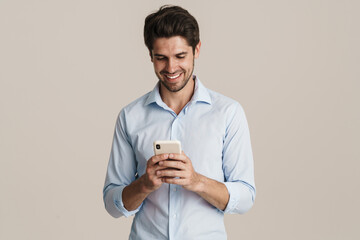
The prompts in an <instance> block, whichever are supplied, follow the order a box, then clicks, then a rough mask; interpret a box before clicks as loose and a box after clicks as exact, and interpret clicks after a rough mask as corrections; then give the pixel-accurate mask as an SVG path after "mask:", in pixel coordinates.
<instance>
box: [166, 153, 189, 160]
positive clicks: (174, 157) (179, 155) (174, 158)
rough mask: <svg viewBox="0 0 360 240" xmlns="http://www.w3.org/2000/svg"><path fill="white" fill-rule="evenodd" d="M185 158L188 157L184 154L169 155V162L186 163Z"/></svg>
mask: <svg viewBox="0 0 360 240" xmlns="http://www.w3.org/2000/svg"><path fill="white" fill-rule="evenodd" d="M187 158H188V157H187V156H186V155H185V154H184V152H183V153H182V154H178V153H170V154H169V159H171V160H177V161H183V162H186V161H187Z"/></svg>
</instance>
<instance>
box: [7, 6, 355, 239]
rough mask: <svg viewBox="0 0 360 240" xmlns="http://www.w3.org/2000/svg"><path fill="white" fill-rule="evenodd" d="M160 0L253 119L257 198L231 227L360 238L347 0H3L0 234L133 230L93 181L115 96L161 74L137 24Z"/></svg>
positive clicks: (201, 64) (131, 96)
mask: <svg viewBox="0 0 360 240" xmlns="http://www.w3.org/2000/svg"><path fill="white" fill-rule="evenodd" d="M165 3H171V4H178V5H181V6H183V7H185V8H187V9H188V10H189V12H190V13H192V14H193V15H194V16H195V17H196V18H197V20H198V22H199V25H200V35H201V40H202V48H201V52H200V58H199V59H198V60H197V61H196V62H195V73H196V74H197V76H198V77H199V78H200V79H201V81H202V82H203V83H204V84H205V86H207V87H208V88H210V89H213V90H215V91H218V92H220V93H223V94H225V95H227V96H230V97H232V98H234V99H236V100H237V101H239V102H240V103H241V104H242V106H243V107H244V109H245V112H246V114H247V118H248V121H249V126H250V131H251V137H252V145H253V151H254V160H255V181H256V186H257V198H256V201H255V205H254V207H253V208H252V209H251V210H250V212H248V213H246V214H244V215H226V216H225V223H226V229H227V232H228V237H229V239H259V240H260V239H299V240H300V239H301V240H302V239H326V240H329V239H360V234H359V215H360V211H359V209H360V207H359V203H360V194H359V189H360V178H359V167H360V164H359V160H360V150H359V149H360V147H359V142H360V141H359V136H360V127H359V122H360V110H359V109H360V107H359V103H360V98H359V90H360V84H359V80H360V45H359V43H360V14H359V12H360V2H359V1H356V0H354V1H349V0H344V1H335V0H333V1H330V0H329V1H326V0H298V1H286V0H282V1H280V0H275V1H267V0H259V1H250V0H249V1H205V0H203V1H168V2H165V1H160V0H159V1H107V0H105V1H95V0H90V1H89V0H71V1H70V0H66V1H64V0H63V1H60V0H58V1H55V0H54V1H42V0H33V1H27V0H0V114H1V115H0V189H1V197H0V239H6V240H7V239H36V240H40V239H41V240H42V239H44V240H48V239H54V240H55V239H59V240H60V239H61V240H62V239H87V240H92V239H94V240H95V239H127V238H128V234H129V232H130V226H131V222H132V218H131V217H130V218H120V219H114V218H112V217H111V216H110V215H108V213H107V212H106V211H105V209H104V205H103V202H102V188H103V184H104V179H105V173H106V167H107V163H108V159H109V154H110V149H111V143H112V137H113V130H114V126H115V120H116V118H117V115H118V113H119V111H120V109H121V108H122V107H124V106H125V105H127V104H128V103H130V102H131V101H132V100H135V99H136V98H138V97H140V96H141V95H143V94H145V93H147V92H148V91H150V90H152V88H153V87H154V85H155V84H156V82H157V78H156V76H155V74H154V71H153V67H152V63H151V62H150V58H149V55H148V51H147V49H146V47H145V45H144V43H143V35H142V31H143V24H144V19H145V17H146V16H147V15H148V14H149V13H151V12H153V11H155V10H157V9H158V8H159V7H160V6H161V5H163V4H165ZM149 144H152V143H149ZM204 221H205V219H204Z"/></svg>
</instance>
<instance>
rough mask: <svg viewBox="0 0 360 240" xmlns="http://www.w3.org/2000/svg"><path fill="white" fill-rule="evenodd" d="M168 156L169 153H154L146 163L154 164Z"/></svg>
mask: <svg viewBox="0 0 360 240" xmlns="http://www.w3.org/2000/svg"><path fill="white" fill-rule="evenodd" d="M168 158H169V154H167V153H164V154H160V155H155V156H152V157H151V158H150V159H149V160H148V164H150V165H155V164H157V163H158V162H160V161H163V160H166V159H168Z"/></svg>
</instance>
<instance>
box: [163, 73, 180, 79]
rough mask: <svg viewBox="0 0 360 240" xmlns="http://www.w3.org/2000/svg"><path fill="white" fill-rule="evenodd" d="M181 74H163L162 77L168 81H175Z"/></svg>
mask: <svg viewBox="0 0 360 240" xmlns="http://www.w3.org/2000/svg"><path fill="white" fill-rule="evenodd" d="M181 74H182V72H180V73H177V74H165V73H164V76H165V77H166V78H167V79H168V80H175V79H177V78H178V77H180V75H181Z"/></svg>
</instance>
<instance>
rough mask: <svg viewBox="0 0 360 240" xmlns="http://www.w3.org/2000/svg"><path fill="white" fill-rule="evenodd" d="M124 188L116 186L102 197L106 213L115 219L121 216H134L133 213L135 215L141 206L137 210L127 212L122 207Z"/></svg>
mask: <svg viewBox="0 0 360 240" xmlns="http://www.w3.org/2000/svg"><path fill="white" fill-rule="evenodd" d="M124 188H125V186H117V187H114V188H112V189H110V190H108V191H107V192H106V193H105V197H104V202H105V208H106V210H107V212H108V213H109V214H110V215H111V216H113V217H115V218H118V217H121V216H125V217H130V216H132V215H135V213H137V212H138V211H139V210H140V208H141V206H142V204H141V205H140V206H139V207H138V208H137V209H135V210H133V211H128V210H127V209H126V208H125V207H124V203H123V201H122V192H123V190H124Z"/></svg>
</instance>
